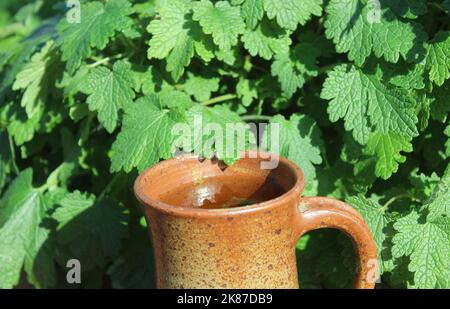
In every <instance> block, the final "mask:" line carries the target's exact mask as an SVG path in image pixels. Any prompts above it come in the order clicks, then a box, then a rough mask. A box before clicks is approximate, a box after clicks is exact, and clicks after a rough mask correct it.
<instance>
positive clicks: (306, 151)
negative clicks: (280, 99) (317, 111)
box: [261, 114, 322, 185]
mask: <svg viewBox="0 0 450 309" xmlns="http://www.w3.org/2000/svg"><path fill="white" fill-rule="evenodd" d="M275 125H276V126H277V127H278V131H277V129H276V127H275ZM277 132H278V135H277ZM272 135H274V138H275V139H279V141H278V145H277V143H276V141H275V140H272ZM321 143H322V141H321V138H320V133H319V131H318V128H317V127H316V124H315V123H314V121H313V120H312V119H311V118H309V117H308V116H303V115H301V116H300V115H297V114H293V115H292V116H291V117H290V118H289V120H287V119H285V118H284V117H283V116H281V115H276V116H274V117H272V119H271V120H270V122H269V125H268V127H267V129H266V132H265V133H264V136H263V138H262V145H261V146H262V147H263V148H264V149H267V150H268V151H270V152H271V153H275V154H279V155H281V156H283V157H286V158H288V159H290V160H292V161H293V162H295V163H296V164H297V165H298V166H299V167H300V168H301V169H302V171H303V173H304V174H305V178H306V181H307V184H308V185H309V184H311V182H312V181H313V180H314V179H315V178H316V171H315V168H314V165H318V164H320V163H322V157H321V155H320V145H321Z"/></svg>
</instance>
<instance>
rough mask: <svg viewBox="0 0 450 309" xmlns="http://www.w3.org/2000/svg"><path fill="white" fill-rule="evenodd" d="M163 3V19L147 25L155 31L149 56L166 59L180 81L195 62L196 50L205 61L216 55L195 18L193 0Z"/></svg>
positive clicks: (160, 11)
mask: <svg viewBox="0 0 450 309" xmlns="http://www.w3.org/2000/svg"><path fill="white" fill-rule="evenodd" d="M159 4H160V6H159V8H158V13H159V15H160V16H161V18H160V19H154V20H152V21H151V22H150V24H149V26H148V28H147V31H148V32H150V33H151V34H152V38H151V39H150V42H149V45H150V48H149V50H148V57H149V58H150V59H151V58H157V59H166V61H167V71H169V72H171V74H172V78H173V79H174V80H175V81H177V80H178V79H179V78H180V77H181V76H182V75H183V73H184V68H185V67H186V66H188V65H189V63H190V62H191V59H192V57H193V56H194V51H196V52H197V54H199V56H200V57H201V58H202V59H203V60H204V61H209V60H210V59H211V58H213V54H212V51H211V50H210V49H211V48H210V47H208V46H207V42H206V41H205V39H204V38H202V36H201V30H200V29H199V26H198V25H197V24H196V23H194V22H193V21H192V19H191V14H189V13H190V12H191V9H192V2H191V1H184V0H175V1H163V2H160V3H159Z"/></svg>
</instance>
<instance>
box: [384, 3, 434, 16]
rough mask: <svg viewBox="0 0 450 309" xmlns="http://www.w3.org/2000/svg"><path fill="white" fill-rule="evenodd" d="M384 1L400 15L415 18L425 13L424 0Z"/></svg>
mask: <svg viewBox="0 0 450 309" xmlns="http://www.w3.org/2000/svg"><path fill="white" fill-rule="evenodd" d="M385 3H386V5H387V6H389V7H390V8H391V9H392V10H393V11H394V12H395V14H397V15H398V16H400V17H405V18H411V19H415V18H417V17H419V16H420V15H423V14H426V13H427V3H426V1H425V0H404V1H396V0H385Z"/></svg>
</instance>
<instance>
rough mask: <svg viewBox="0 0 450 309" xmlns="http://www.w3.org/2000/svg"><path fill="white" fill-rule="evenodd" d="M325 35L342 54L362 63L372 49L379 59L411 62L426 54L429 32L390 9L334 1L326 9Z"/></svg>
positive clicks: (356, 2) (352, 0)
mask: <svg viewBox="0 0 450 309" xmlns="http://www.w3.org/2000/svg"><path fill="white" fill-rule="evenodd" d="M326 12H327V20H326V21H325V28H326V30H325V34H326V36H327V38H329V39H333V42H334V43H335V44H336V50H337V51H338V52H339V53H346V52H348V58H349V59H350V60H352V61H355V63H356V64H357V65H358V66H360V65H362V64H363V63H364V61H365V59H366V58H367V57H368V56H369V55H370V54H371V53H372V52H373V53H374V54H375V56H377V57H378V58H381V57H384V59H386V61H389V62H393V63H395V62H397V61H398V59H399V57H400V56H401V57H403V58H404V59H405V60H407V61H409V62H412V61H416V60H419V61H420V60H422V58H423V56H424V55H425V49H424V47H423V42H424V41H425V40H426V34H425V32H424V31H423V30H422V28H421V26H420V25H419V24H415V23H413V22H403V21H401V20H400V19H398V18H397V17H396V16H395V15H394V14H393V13H392V12H391V10H390V9H388V8H384V7H383V6H381V7H377V6H376V5H375V6H370V5H363V4H362V2H361V1H354V0H331V1H330V3H329V5H328V6H327V8H326Z"/></svg>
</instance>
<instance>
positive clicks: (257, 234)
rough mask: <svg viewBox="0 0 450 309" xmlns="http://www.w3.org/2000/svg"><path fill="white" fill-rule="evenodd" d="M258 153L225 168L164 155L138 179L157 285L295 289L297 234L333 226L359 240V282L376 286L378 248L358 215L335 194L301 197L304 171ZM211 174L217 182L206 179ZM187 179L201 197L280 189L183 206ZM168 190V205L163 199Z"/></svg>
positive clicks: (193, 158)
mask: <svg viewBox="0 0 450 309" xmlns="http://www.w3.org/2000/svg"><path fill="white" fill-rule="evenodd" d="M260 154H261V153H256V152H248V153H246V156H245V157H243V158H241V159H239V160H238V161H237V162H236V163H234V164H233V165H231V166H230V167H228V168H226V169H225V170H223V168H221V166H219V164H217V162H213V161H211V160H204V161H202V160H199V159H198V157H197V156H195V155H184V156H181V157H175V158H172V159H169V160H165V161H162V162H160V163H158V164H156V165H154V166H152V167H150V168H148V169H147V170H145V171H144V172H143V173H142V174H141V175H140V176H139V177H138V178H137V179H136V182H135V185H134V190H135V194H136V197H137V198H138V200H139V201H140V203H141V205H142V208H143V212H144V214H145V217H146V220H147V222H148V225H149V228H150V232H151V237H152V243H153V247H154V254H155V267H156V278H157V279H156V280H157V287H158V288H298V277H297V265H296V256H295V245H296V243H297V241H298V240H299V238H300V237H301V236H302V235H303V234H304V233H306V232H308V231H311V230H315V229H319V228H336V229H338V230H341V231H342V232H344V233H345V234H347V235H348V236H349V237H350V238H351V239H352V241H353V244H354V248H355V252H356V255H357V261H358V269H357V277H356V279H355V283H354V287H355V288H373V287H374V285H375V279H376V276H377V253H376V247H375V242H374V240H373V237H372V235H371V233H370V231H369V229H368V227H367V225H366V223H365V222H364V220H363V218H362V217H361V215H360V214H358V212H357V211H356V210H354V209H353V208H352V207H350V206H349V205H347V204H345V203H343V202H341V201H338V200H335V199H331V198H326V197H302V196H301V192H302V190H303V187H304V183H305V179H304V176H303V173H302V171H301V170H300V169H299V168H298V167H297V166H296V165H295V164H294V163H293V162H291V161H289V160H287V159H285V158H282V157H279V161H278V162H279V163H278V166H277V167H276V168H274V169H261V168H260V167H261V162H263V161H264V160H266V159H263V157H264V158H267V157H268V154H267V153H264V156H263V155H260ZM273 156H274V155H273ZM211 179H212V180H214V182H213V183H214V184H215V185H214V186H212V187H211V186H209V187H208V186H206V187H205V186H203V185H204V184H205V183H211V182H210V181H209V180H211ZM182 185H183V186H191V187H192V188H194V189H195V190H197V191H196V192H199V193H198V196H197V197H202V196H203V197H204V196H205V195H206V196H208V195H211V196H214V198H218V199H219V200H220V198H222V197H221V190H222V189H223V188H226V190H225V191H226V194H229V192H232V193H233V196H238V197H242V198H249V199H250V200H251V196H256V195H258V196H261V192H262V193H263V195H264V193H265V192H271V189H272V188H273V187H274V186H276V187H278V188H281V190H282V191H281V192H279V194H278V196H272V197H270V198H271V199H270V200H266V201H262V202H259V203H257V204H252V205H249V206H241V207H233V208H220V209H205V208H196V207H192V206H191V207H189V205H186V201H188V203H191V202H192V201H189V199H192V196H191V197H187V196H185V194H184V193H183V192H181V194H177V188H178V187H180V186H182ZM222 187H223V188H222ZM202 190H203V191H202ZM208 190H209V191H208ZM212 191H214V192H212ZM272 191H273V190H272ZM167 192H170V194H169V195H170V201H171V202H170V204H169V203H167V202H165V201H164V200H162V197H164V199H165V200H167ZM193 192H194V191H193ZM183 194H184V196H183ZM226 194H225V195H226ZM223 198H226V196H225V197H223ZM299 264H300V265H299V267H300V268H301V261H300V262H299Z"/></svg>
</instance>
